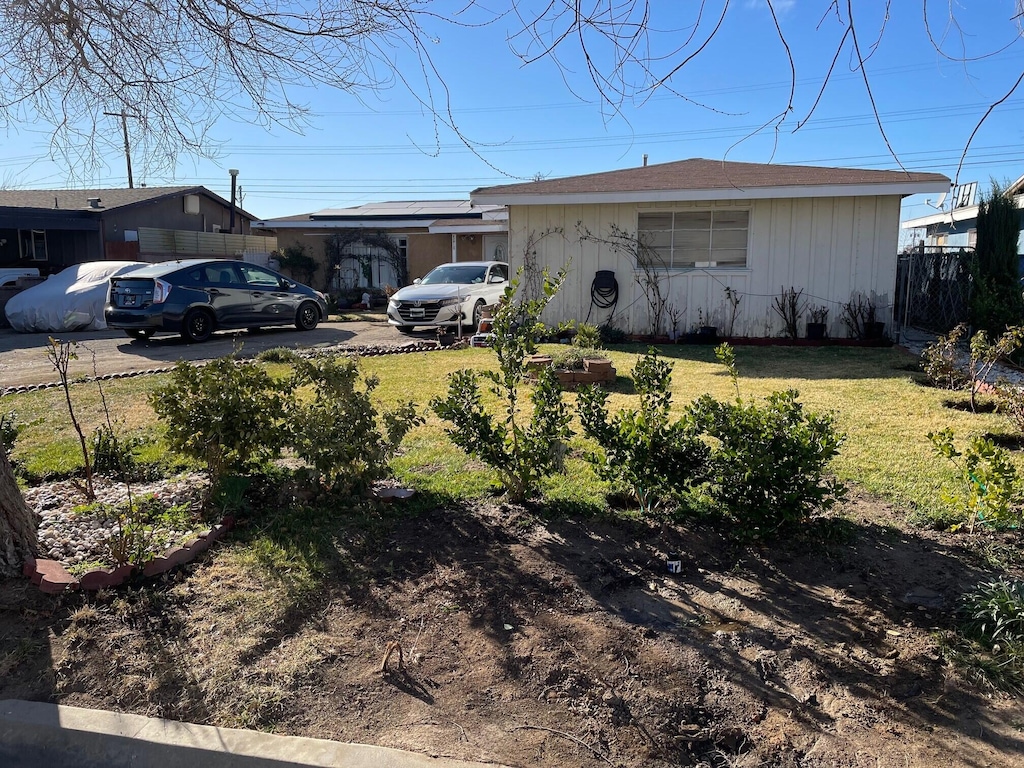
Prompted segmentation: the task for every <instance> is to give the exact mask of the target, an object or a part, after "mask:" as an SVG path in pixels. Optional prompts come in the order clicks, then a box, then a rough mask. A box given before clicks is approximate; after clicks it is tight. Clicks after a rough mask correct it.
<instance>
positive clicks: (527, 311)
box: [431, 269, 570, 501]
mask: <svg viewBox="0 0 1024 768" xmlns="http://www.w3.org/2000/svg"><path fill="white" fill-rule="evenodd" d="M520 272H521V270H520ZM565 275H566V271H565V269H562V270H561V271H559V273H558V275H557V276H556V277H555V278H554V279H551V278H550V277H549V276H548V274H547V272H546V271H545V272H544V274H543V290H542V292H541V294H540V295H539V296H537V297H536V298H532V299H527V300H523V301H519V300H517V299H516V298H515V293H516V290H517V288H518V287H519V279H520V275H517V276H516V278H515V279H514V280H512V281H511V282H510V283H509V285H508V286H507V287H506V288H505V292H504V295H503V296H502V299H501V301H500V302H499V304H498V308H497V310H496V311H495V313H494V326H493V331H494V339H493V341H492V345H491V348H492V349H493V350H494V353H495V356H496V357H497V361H498V370H496V371H484V372H483V373H481V374H479V375H478V374H477V373H476V372H474V371H470V370H462V371H456V372H455V373H453V374H452V375H451V376H450V377H449V380H448V394H447V395H446V396H445V397H443V398H435V399H434V400H432V401H431V407H432V408H433V409H434V411H435V412H436V413H437V415H438V416H440V417H441V418H442V419H443V420H445V421H447V422H450V424H451V427H449V428H447V429H446V430H445V431H446V432H447V433H448V435H449V437H450V438H451V439H452V442H454V443H455V444H456V445H457V446H459V447H460V448H462V449H463V450H464V451H466V452H467V453H469V454H471V455H473V456H476V457H477V458H479V459H480V460H481V461H483V462H484V463H485V464H487V465H488V466H490V467H491V468H492V469H494V470H495V471H496V472H497V473H498V475H499V477H500V478H501V482H502V485H503V486H504V488H505V490H506V491H507V492H508V494H509V496H510V497H511V499H512V500H513V501H523V500H525V499H526V498H528V497H529V496H530V495H531V494H533V493H534V492H535V491H536V489H537V486H538V484H539V482H540V479H541V478H542V477H544V476H545V475H548V474H551V473H552V472H555V471H558V470H560V469H561V467H562V458H563V454H564V444H565V441H566V440H567V439H568V438H569V435H570V432H569V420H570V416H569V413H568V411H567V409H566V406H565V403H564V402H563V400H562V391H561V389H560V388H559V386H558V381H557V379H556V377H555V373H554V370H553V369H551V368H543V369H541V370H540V371H539V372H538V375H537V382H536V385H535V386H534V387H533V390H532V392H531V393H530V396H529V397H530V402H531V403H532V404H533V411H532V413H531V415H530V418H529V421H528V422H527V423H525V424H524V423H523V422H524V420H525V414H523V413H520V400H521V395H522V391H521V390H522V387H523V385H524V379H525V378H526V375H527V366H526V357H527V356H528V355H530V354H533V353H534V352H536V350H537V340H538V339H539V338H541V337H542V336H543V334H544V332H545V328H544V324H543V323H541V322H540V316H541V313H542V312H543V311H544V308H545V307H546V306H547V304H548V302H549V301H551V298H552V297H553V296H554V295H555V293H556V292H557V291H558V289H559V288H560V287H561V285H562V283H563V282H564V281H565ZM481 377H483V378H485V379H487V380H488V381H489V382H490V383H491V387H490V390H491V392H492V393H493V394H494V395H495V397H497V398H498V400H499V402H500V404H501V405H500V408H501V415H500V416H494V415H492V414H490V413H488V412H487V410H486V409H485V408H484V405H483V399H482V397H481V394H480V378H481Z"/></svg>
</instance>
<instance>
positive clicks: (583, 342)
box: [572, 323, 601, 349]
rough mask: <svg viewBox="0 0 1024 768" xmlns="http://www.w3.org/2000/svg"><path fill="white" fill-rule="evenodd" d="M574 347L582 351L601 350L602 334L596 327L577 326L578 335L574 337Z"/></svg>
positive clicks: (589, 325)
mask: <svg viewBox="0 0 1024 768" xmlns="http://www.w3.org/2000/svg"><path fill="white" fill-rule="evenodd" d="M572 345H573V346H574V347H579V348H580V349H600V348H601V333H600V331H598V329H597V326H596V325H591V324H590V323H580V324H579V325H577V326H576V335H575V336H573V337H572Z"/></svg>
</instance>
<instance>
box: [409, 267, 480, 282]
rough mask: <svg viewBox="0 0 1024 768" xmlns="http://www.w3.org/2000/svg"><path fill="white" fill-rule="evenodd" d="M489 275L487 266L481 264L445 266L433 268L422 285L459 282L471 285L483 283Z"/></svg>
mask: <svg viewBox="0 0 1024 768" xmlns="http://www.w3.org/2000/svg"><path fill="white" fill-rule="evenodd" d="M486 276H487V267H481V266H480V265H469V264H465V265H461V266H460V265H458V264H453V265H452V266H447V265H446V266H443V267H437V268H436V269H432V270H430V271H429V272H428V273H427V276H426V277H424V278H423V279H422V280H421V281H420V284H421V285H443V284H449V285H450V284H459V285H469V284H471V283H482V282H483V281H484V277H486Z"/></svg>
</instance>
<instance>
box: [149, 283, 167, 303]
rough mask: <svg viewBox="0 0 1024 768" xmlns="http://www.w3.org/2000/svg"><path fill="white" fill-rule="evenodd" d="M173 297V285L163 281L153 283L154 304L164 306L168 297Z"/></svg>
mask: <svg viewBox="0 0 1024 768" xmlns="http://www.w3.org/2000/svg"><path fill="white" fill-rule="evenodd" d="M170 295H171V284H170V283H167V282H164V281H163V280H154V281H153V303H154V304H163V303H164V302H165V301H167V297H168V296H170Z"/></svg>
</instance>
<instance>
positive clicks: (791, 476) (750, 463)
mask: <svg viewBox="0 0 1024 768" xmlns="http://www.w3.org/2000/svg"><path fill="white" fill-rule="evenodd" d="M715 356H716V357H717V358H718V360H719V362H721V363H722V364H723V365H724V366H725V368H726V371H727V372H728V374H729V377H730V378H731V379H732V381H733V385H734V386H735V388H736V402H735V403H726V402H720V401H718V400H716V399H715V398H713V397H712V396H711V395H704V396H703V397H701V398H700V399H698V400H697V401H696V402H694V403H693V405H692V406H691V409H690V413H691V418H692V419H693V421H694V423H695V424H696V426H697V428H698V429H699V430H700V431H701V432H702V433H705V434H707V435H709V436H711V437H713V438H715V439H716V441H717V443H718V445H717V446H715V447H713V448H712V452H711V459H710V479H711V483H710V488H709V490H710V493H711V496H712V498H713V499H714V500H715V501H717V502H719V503H720V504H722V505H724V506H725V507H726V508H727V509H728V511H729V513H730V514H731V515H732V516H733V517H734V518H735V519H736V520H737V522H739V523H740V524H741V525H743V526H744V527H745V529H746V530H745V531H744V532H745V533H746V534H747V535H753V536H763V535H766V534H769V533H771V532H773V531H775V530H777V529H778V528H780V527H782V526H783V525H786V524H789V523H795V522H800V521H802V520H804V519H805V518H806V517H808V516H809V515H810V514H811V513H812V512H814V511H815V510H826V509H828V508H829V507H831V506H832V505H833V504H834V503H835V502H836V501H839V500H841V499H842V498H843V497H844V496H845V493H846V489H845V487H844V486H843V485H842V484H841V483H839V482H838V481H837V480H836V479H835V478H834V477H831V476H828V475H826V469H827V467H828V463H829V462H830V461H831V460H832V458H833V457H835V456H836V455H837V454H838V453H839V446H840V445H841V444H842V442H843V440H844V436H843V434H842V433H841V432H839V431H838V430H837V429H836V427H835V423H834V421H833V419H832V417H831V416H829V415H821V414H816V413H809V412H806V411H804V409H803V406H802V405H801V404H800V402H799V401H798V400H797V397H798V393H797V392H796V390H792V389H790V390H786V391H785V392H773V393H772V394H771V395H769V396H768V399H767V401H766V403H765V404H764V405H758V404H757V403H747V402H744V401H743V399H742V397H740V389H739V372H738V370H737V368H736V352H735V350H734V349H733V348H732V346H730V345H729V344H720V345H719V346H718V347H716V348H715Z"/></svg>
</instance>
